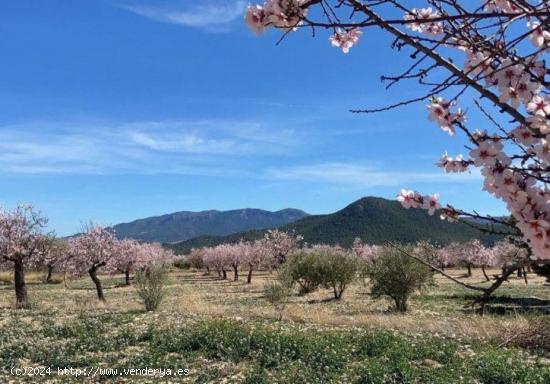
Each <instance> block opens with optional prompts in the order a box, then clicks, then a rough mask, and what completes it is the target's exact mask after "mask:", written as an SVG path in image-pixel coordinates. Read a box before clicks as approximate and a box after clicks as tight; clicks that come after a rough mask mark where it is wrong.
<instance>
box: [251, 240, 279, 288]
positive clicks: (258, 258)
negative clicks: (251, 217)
mask: <svg viewBox="0 0 550 384" xmlns="http://www.w3.org/2000/svg"><path fill="white" fill-rule="evenodd" d="M249 247H250V248H249V249H248V251H247V252H246V253H245V256H244V263H246V264H248V276H247V277H246V283H247V284H250V283H252V272H253V271H254V270H258V269H260V268H261V267H262V266H265V267H267V268H270V267H271V265H273V251H272V250H271V248H270V247H269V242H268V241H267V240H266V239H265V238H263V239H258V240H256V241H255V242H254V244H252V245H249Z"/></svg>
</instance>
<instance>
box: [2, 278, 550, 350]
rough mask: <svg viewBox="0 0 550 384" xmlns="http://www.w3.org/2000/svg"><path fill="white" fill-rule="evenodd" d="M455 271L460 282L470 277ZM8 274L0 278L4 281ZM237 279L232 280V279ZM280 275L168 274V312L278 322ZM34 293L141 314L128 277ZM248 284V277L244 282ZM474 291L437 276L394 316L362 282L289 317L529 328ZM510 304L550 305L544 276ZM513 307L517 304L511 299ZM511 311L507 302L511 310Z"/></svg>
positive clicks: (447, 330)
mask: <svg viewBox="0 0 550 384" xmlns="http://www.w3.org/2000/svg"><path fill="white" fill-rule="evenodd" d="M451 273H452V274H453V275H455V276H461V275H462V274H463V273H464V272H463V271H461V270H454V271H451ZM3 275H4V274H2V276H3ZM229 277H230V278H231V277H232V276H231V274H229ZM274 277H275V275H274V274H273V275H271V274H269V273H267V272H260V273H257V274H256V276H254V279H253V282H252V284H246V283H245V281H237V282H234V281H231V280H225V281H224V280H219V279H218V278H217V277H216V276H213V275H211V276H205V275H204V274H203V273H202V272H198V271H179V270H176V271H173V272H172V273H171V274H170V280H169V286H168V295H167V297H166V299H165V301H164V302H163V304H162V305H161V308H160V310H161V311H162V312H163V313H168V314H173V315H174V316H179V315H181V314H185V315H203V316H214V317H218V316H224V317H233V318H237V317H240V318H244V319H275V318H276V316H277V314H276V313H275V311H274V309H273V308H272V307H270V306H269V305H268V303H267V302H266V301H265V300H264V299H263V298H262V287H263V285H264V284H265V282H266V281H268V280H270V279H273V278H274ZM27 280H28V282H29V295H30V297H31V299H32V302H33V303H34V304H35V305H36V306H38V307H39V308H40V309H48V310H54V311H60V312H63V313H66V314H78V313H82V312H86V311H90V310H107V311H115V312H131V311H132V312H133V311H140V310H142V304H141V303H140V301H139V298H138V296H137V294H136V292H135V290H134V289H133V288H132V287H120V286H118V285H119V284H120V283H121V282H122V276H115V277H111V276H103V277H102V280H103V282H104V286H105V295H106V298H107V303H106V304H102V303H99V302H98V301H97V300H96V299H95V291H94V290H93V286H92V285H91V282H90V281H89V279H82V280H79V281H72V282H70V283H69V285H68V287H67V288H66V287H65V286H64V284H56V285H52V284H41V283H40V282H41V281H42V280H43V276H42V275H41V274H39V273H29V274H27ZM243 280H244V279H243ZM464 280H465V281H468V282H470V283H482V282H483V280H484V279H483V276H482V275H481V272H480V271H475V273H474V276H472V277H471V278H468V279H464ZM470 294H471V293H470V292H468V291H466V290H464V289H462V288H460V287H458V286H456V285H455V284H454V283H452V282H449V281H448V280H446V279H444V278H442V277H437V278H436V284H435V286H433V287H430V288H428V289H427V290H425V291H424V292H421V293H419V294H417V295H416V296H415V297H414V298H413V299H412V302H411V311H410V312H409V313H407V314H405V315H402V314H397V313H394V312H393V311H391V306H392V304H391V303H390V302H389V301H385V300H373V299H372V298H370V297H369V295H368V286H367V285H366V284H364V283H356V284H354V285H352V286H351V287H350V288H349V289H348V291H346V292H345V294H344V297H343V299H342V300H340V301H334V300H327V299H330V297H331V292H330V291H328V290H319V291H317V292H314V293H313V294H310V295H306V296H298V295H293V296H292V297H291V298H290V300H289V303H288V305H287V308H286V310H285V313H284V318H285V319H286V320H287V321H288V320H291V321H294V322H298V323H303V324H314V325H320V326H330V327H350V326H362V327H364V326H366V327H381V328H385V329H391V330H395V331H398V332H402V333H404V334H409V335H424V334H426V335H428V334H429V335H440V336H443V337H449V338H453V339H464V340H480V341H482V340H495V339H496V340H504V338H505V337H506V335H508V334H509V333H508V330H510V329H518V328H519V327H523V328H525V327H526V324H527V323H528V321H529V320H528V319H527V318H526V317H525V316H524V315H523V314H520V313H515V314H514V312H513V310H512V311H511V312H510V313H508V314H506V315H504V316H502V315H488V316H487V315H486V316H483V317H482V316H477V315H474V314H472V313H471V311H470V310H469V309H468V308H465V305H467V304H468V303H469V302H470V300H471V297H470V296H469V295H470ZM499 294H500V295H501V296H502V297H504V298H512V299H514V298H531V299H535V300H539V301H541V302H542V301H549V300H550V289H549V286H548V284H546V283H545V280H544V279H543V278H540V277H538V276H536V275H532V274H530V275H529V285H527V286H526V285H525V283H524V282H523V279H518V278H513V279H511V280H510V282H508V283H506V284H505V285H504V286H503V287H502V289H501V290H500V293H499ZM12 302H13V292H12V288H11V286H10V285H1V286H0V306H1V307H3V308H10V307H11V303H12ZM512 302H513V300H512ZM507 305H508V304H507Z"/></svg>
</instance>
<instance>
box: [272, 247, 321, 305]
mask: <svg viewBox="0 0 550 384" xmlns="http://www.w3.org/2000/svg"><path fill="white" fill-rule="evenodd" d="M318 262H319V257H318V255H317V254H315V253H312V252H305V251H300V252H296V253H293V254H292V255H290V256H289V257H288V258H287V259H286V262H285V264H284V265H283V267H282V269H281V275H282V276H283V278H284V279H286V280H287V281H289V282H292V283H293V284H298V286H299V290H298V292H299V293H300V294H301V295H305V294H307V293H311V292H313V291H315V290H317V288H319V280H320V278H319V276H318V273H319V269H318V265H317V264H318Z"/></svg>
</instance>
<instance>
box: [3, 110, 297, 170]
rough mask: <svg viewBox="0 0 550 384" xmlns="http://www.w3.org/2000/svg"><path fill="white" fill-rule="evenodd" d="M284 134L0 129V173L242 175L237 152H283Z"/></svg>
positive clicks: (240, 126)
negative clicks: (278, 138) (279, 138)
mask: <svg viewBox="0 0 550 384" xmlns="http://www.w3.org/2000/svg"><path fill="white" fill-rule="evenodd" d="M251 127H252V128H251ZM251 129H252V130H253V131H254V132H257V133H258V134H257V136H254V135H251V134H250V135H248V134H244V133H243V132H245V133H246V132H249V131H250V130H251ZM286 132H287V131H286V130H277V129H273V128H269V129H267V128H265V127H262V126H261V125H259V124H256V123H250V122H238V121H235V122H233V121H161V122H137V123H125V124H108V125H105V124H92V123H82V122H78V123H66V122H64V123H63V122H62V123H51V122H49V123H27V124H20V125H12V126H0V173H83V174H91V173H96V174H102V173H111V174H112V173H117V174H118V173H142V174H151V173H184V174H203V175H223V174H227V175H231V174H240V173H242V172H243V171H245V170H246V168H247V167H246V162H243V163H240V160H241V158H243V157H247V156H269V155H283V154H285V153H287V152H289V151H290V149H292V148H293V147H294V146H295V145H296V144H297V141H296V140H295V139H293V138H292V137H287V136H288V134H287V133H286ZM277 137H283V138H285V137H287V140H282V139H281V140H276V139H275V138H277ZM238 168H242V170H239V169H238Z"/></svg>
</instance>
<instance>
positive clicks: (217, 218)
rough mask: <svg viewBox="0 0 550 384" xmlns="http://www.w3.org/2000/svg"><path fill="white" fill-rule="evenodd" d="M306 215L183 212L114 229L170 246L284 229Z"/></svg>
mask: <svg viewBox="0 0 550 384" xmlns="http://www.w3.org/2000/svg"><path fill="white" fill-rule="evenodd" d="M306 216H308V214H307V213H306V212H304V211H301V210H299V209H291V208H288V209H283V210H280V211H277V212H270V211H265V210H262V209H250V208H248V209H236V210H231V211H217V210H209V211H201V212H187V211H182V212H175V213H170V214H167V215H162V216H155V217H148V218H145V219H139V220H135V221H132V222H130V223H122V224H117V225H115V226H114V227H113V229H114V230H115V232H116V234H117V237H118V238H121V239H125V238H132V239H136V240H140V241H146V242H160V243H168V244H169V243H174V242H181V241H185V240H189V239H192V238H195V237H197V236H201V235H209V236H224V235H229V234H233V233H238V232H244V231H249V230H251V229H256V230H257V229H265V228H275V227H280V226H283V225H286V224H288V223H291V222H293V221H296V220H298V219H301V218H303V217H306Z"/></svg>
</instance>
